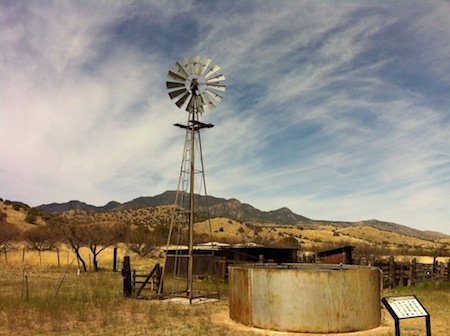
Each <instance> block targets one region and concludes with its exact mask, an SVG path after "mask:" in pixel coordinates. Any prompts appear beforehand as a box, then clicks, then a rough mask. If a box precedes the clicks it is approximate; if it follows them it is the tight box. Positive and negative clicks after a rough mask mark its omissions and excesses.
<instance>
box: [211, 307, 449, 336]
mask: <svg viewBox="0 0 450 336" xmlns="http://www.w3.org/2000/svg"><path fill="white" fill-rule="evenodd" d="M212 322H213V323H215V324H222V325H226V326H227V327H228V328H230V329H234V330H236V332H237V333H239V334H241V333H253V334H256V335H258V334H259V335H265V336H282V335H286V336H393V335H395V325H394V319H393V318H392V317H391V316H390V315H389V313H388V312H387V311H386V310H385V309H384V308H383V309H382V318H381V325H380V326H379V327H378V328H374V329H370V330H365V331H359V332H350V333H332V334H315V333H297V332H284V331H271V330H264V329H259V328H253V327H248V326H245V325H243V324H241V323H238V322H235V321H233V320H232V319H231V318H230V317H229V310H228V309H223V310H222V311H221V312H219V313H217V314H214V315H213V316H212ZM404 322H406V323H404ZM435 327H436V328H435V329H433V328H432V331H433V333H432V334H433V335H435V336H448V334H447V333H446V332H445V331H443V330H444V329H442V330H441V328H440V326H439V325H436V326H435ZM400 329H401V335H402V336H403V335H405V336H406V335H408V336H422V335H424V336H425V335H426V326H425V319H424V318H416V319H410V320H402V321H400ZM446 330H448V329H446Z"/></svg>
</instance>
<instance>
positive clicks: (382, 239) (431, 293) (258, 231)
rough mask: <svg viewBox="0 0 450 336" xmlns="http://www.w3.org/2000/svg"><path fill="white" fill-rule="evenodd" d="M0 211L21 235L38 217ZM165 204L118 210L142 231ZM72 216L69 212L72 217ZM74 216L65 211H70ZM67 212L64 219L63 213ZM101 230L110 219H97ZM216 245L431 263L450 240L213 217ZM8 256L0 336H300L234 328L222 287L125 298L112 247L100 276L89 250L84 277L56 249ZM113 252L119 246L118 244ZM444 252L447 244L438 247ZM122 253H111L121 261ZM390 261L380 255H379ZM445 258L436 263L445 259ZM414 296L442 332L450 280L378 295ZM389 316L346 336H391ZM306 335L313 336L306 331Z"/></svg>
mask: <svg viewBox="0 0 450 336" xmlns="http://www.w3.org/2000/svg"><path fill="white" fill-rule="evenodd" d="M1 205H2V209H3V211H4V212H5V213H6V214H7V222H9V223H11V224H14V225H16V226H17V227H18V228H20V229H21V230H22V231H26V230H28V229H31V228H33V227H36V225H43V224H44V222H43V221H42V220H41V219H40V218H37V220H36V221H35V223H34V224H30V223H26V221H25V218H26V216H27V212H26V211H25V210H24V209H13V207H12V206H11V205H5V204H4V203H2V204H1ZM169 210H170V208H169V207H162V208H160V209H142V210H138V211H136V212H133V211H124V212H121V213H120V216H122V217H121V220H124V221H126V222H127V223H130V224H131V225H142V223H143V222H145V221H148V218H150V217H151V218H157V217H159V218H165V217H166V216H167V212H168V211H169ZM72 212H73V214H74V213H75V212H76V211H72ZM73 214H72V215H73ZM67 216H71V213H68V214H67ZM101 216H103V217H102V218H101V221H103V222H104V223H105V224H106V223H110V222H113V221H114V220H117V219H118V218H116V217H114V216H113V215H112V214H111V213H104V214H102V215H101ZM77 218H79V220H81V222H89V221H91V220H94V219H95V220H99V218H97V217H95V218H94V217H93V215H88V216H85V215H83V216H80V217H77ZM211 224H212V225H211V231H212V236H213V240H214V241H219V242H220V241H227V242H230V243H249V242H254V241H258V240H259V241H263V242H265V243H274V244H276V243H277V242H278V243H279V242H280V241H282V240H283V239H284V238H289V239H291V241H292V238H294V239H295V241H296V242H297V243H298V246H299V247H300V250H301V251H302V252H317V251H320V250H321V249H322V250H323V249H326V248H329V247H332V246H343V245H355V246H357V249H359V247H361V248H362V247H374V248H377V247H380V246H383V248H384V251H385V252H386V248H388V249H387V252H388V253H391V252H392V254H395V255H396V258H397V257H398V253H399V252H400V251H402V249H404V248H405V246H406V247H408V249H410V250H411V249H412V251H416V250H417V251H426V252H429V253H430V254H427V255H418V256H415V255H410V254H409V255H405V256H404V257H403V258H404V259H405V261H407V260H411V259H412V258H413V257H416V258H417V261H418V262H426V263H431V262H432V261H433V255H438V256H439V254H436V251H441V252H442V251H444V252H448V251H449V250H450V247H449V246H450V240H449V239H441V240H439V241H435V242H432V241H429V240H423V239H418V238H414V237H410V236H407V235H401V234H398V233H393V232H387V231H382V230H379V229H376V228H374V227H370V226H357V227H345V228H336V227H332V226H326V225H318V226H317V227H316V229H314V230H312V229H309V228H306V227H305V228H301V227H293V226H291V227H289V226H282V227H280V226H275V225H265V226H258V225H254V224H253V225H250V224H249V225H246V224H244V223H241V222H237V221H233V220H230V219H226V218H215V219H212V220H211ZM195 232H196V233H198V234H199V235H201V234H207V235H209V233H210V228H209V226H208V225H207V223H205V222H203V223H197V224H196V225H195ZM15 245H16V249H15V250H9V251H8V253H7V258H6V256H5V255H4V254H0V336H7V335H16V336H37V335H50V336H56V335H58V336H60V335H61V336H81V335H83V336H84V335H94V336H96V335H97V336H100V335H102V336H103V335H104V336H116V335H117V336H118V335H121V336H124V335H125V336H126V335H129V336H132V335H158V336H159V335H162V336H164V335H174V336H178V335H180V336H183V335H201V336H203V335H216V336H231V335H236V336H241V335H242V336H243V335H299V334H289V333H281V332H272V331H264V330H258V329H254V328H249V327H246V326H242V325H239V324H237V323H235V322H233V321H231V320H230V319H229V317H228V316H229V312H228V300H227V285H226V284H222V285H221V286H220V291H221V298H222V299H221V300H220V301H219V302H216V303H207V304H202V305H195V306H186V305H182V304H177V303H168V302H165V301H150V300H135V299H126V298H124V297H123V294H122V288H123V279H122V276H121V273H120V268H121V263H120V262H119V266H118V267H119V271H117V272H113V271H112V267H113V253H112V248H107V249H106V250H105V251H103V252H101V253H100V255H99V258H98V261H99V267H100V271H99V272H94V268H93V265H92V260H91V253H90V251H89V250H88V249H87V248H85V247H84V248H82V249H81V254H82V256H83V258H84V260H85V261H86V264H87V272H83V271H79V265H78V264H77V262H76V258H75V255H74V254H73V252H72V251H70V250H67V249H66V248H65V247H64V246H63V245H61V246H60V248H59V256H58V255H57V253H56V252H55V251H52V252H50V251H43V252H42V253H41V254H39V253H38V252H37V251H34V250H26V249H25V248H24V246H25V245H24V244H23V243H20V242H19V243H16V244H15ZM119 246H121V245H119ZM446 246H447V247H446ZM126 254H128V252H127V251H126V250H125V248H124V247H123V246H122V248H119V255H118V259H119V261H121V260H123V257H124V256H125V255H126ZM130 256H131V264H132V268H133V269H136V270H144V271H147V272H149V271H150V270H151V269H152V267H153V266H154V264H155V263H156V262H161V261H162V260H161V259H155V258H153V259H141V258H140V257H138V256H137V255H136V254H130ZM386 257H388V255H386ZM448 259H449V257H448V254H443V255H442V256H440V258H438V260H439V261H443V262H448ZM410 294H414V295H416V296H417V297H418V298H419V299H420V300H421V302H422V303H423V304H424V306H425V307H426V308H427V309H428V311H429V312H430V314H431V320H432V331H433V335H434V336H449V335H450V318H449V317H450V284H449V283H448V282H425V283H421V284H419V285H417V286H416V287H401V288H400V287H399V288H394V289H392V290H387V291H385V292H384V293H383V296H392V295H410ZM401 327H402V333H401V335H402V336H422V335H426V330H425V321H424V320H423V319H421V318H419V319H410V320H403V321H402V322H401ZM393 334H394V329H393V320H392V318H391V317H390V316H389V315H388V314H387V313H386V314H384V319H383V327H382V328H378V329H377V330H373V331H370V332H366V333H351V334H347V335H348V336H350V335H351V336H369V335H373V336H375V335H378V336H380V335H381V336H391V335H393ZM309 336H312V335H311V334H309ZM329 336H330V335H329Z"/></svg>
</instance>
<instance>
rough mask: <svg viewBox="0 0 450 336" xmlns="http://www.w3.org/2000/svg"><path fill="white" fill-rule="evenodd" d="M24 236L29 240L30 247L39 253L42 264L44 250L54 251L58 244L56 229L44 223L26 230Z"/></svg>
mask: <svg viewBox="0 0 450 336" xmlns="http://www.w3.org/2000/svg"><path fill="white" fill-rule="evenodd" d="M23 238H24V239H25V240H26V241H27V243H28V247H29V248H30V249H33V250H36V251H38V253H39V264H40V265H41V266H42V256H41V252H42V251H53V250H55V249H56V246H57V235H56V232H55V230H54V229H53V228H52V227H50V226H48V225H42V226H37V227H34V228H32V229H30V230H28V231H25V232H24V234H23Z"/></svg>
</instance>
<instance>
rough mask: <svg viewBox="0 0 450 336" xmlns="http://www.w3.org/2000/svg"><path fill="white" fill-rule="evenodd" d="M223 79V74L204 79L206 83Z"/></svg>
mask: <svg viewBox="0 0 450 336" xmlns="http://www.w3.org/2000/svg"><path fill="white" fill-rule="evenodd" d="M223 80H225V76H224V75H217V76H216V77H213V78H210V79H208V80H206V83H215V82H220V81H223Z"/></svg>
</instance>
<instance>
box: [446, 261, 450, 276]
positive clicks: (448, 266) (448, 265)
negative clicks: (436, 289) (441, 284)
mask: <svg viewBox="0 0 450 336" xmlns="http://www.w3.org/2000/svg"><path fill="white" fill-rule="evenodd" d="M445 280H447V281H450V259H448V262H447V279H445Z"/></svg>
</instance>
